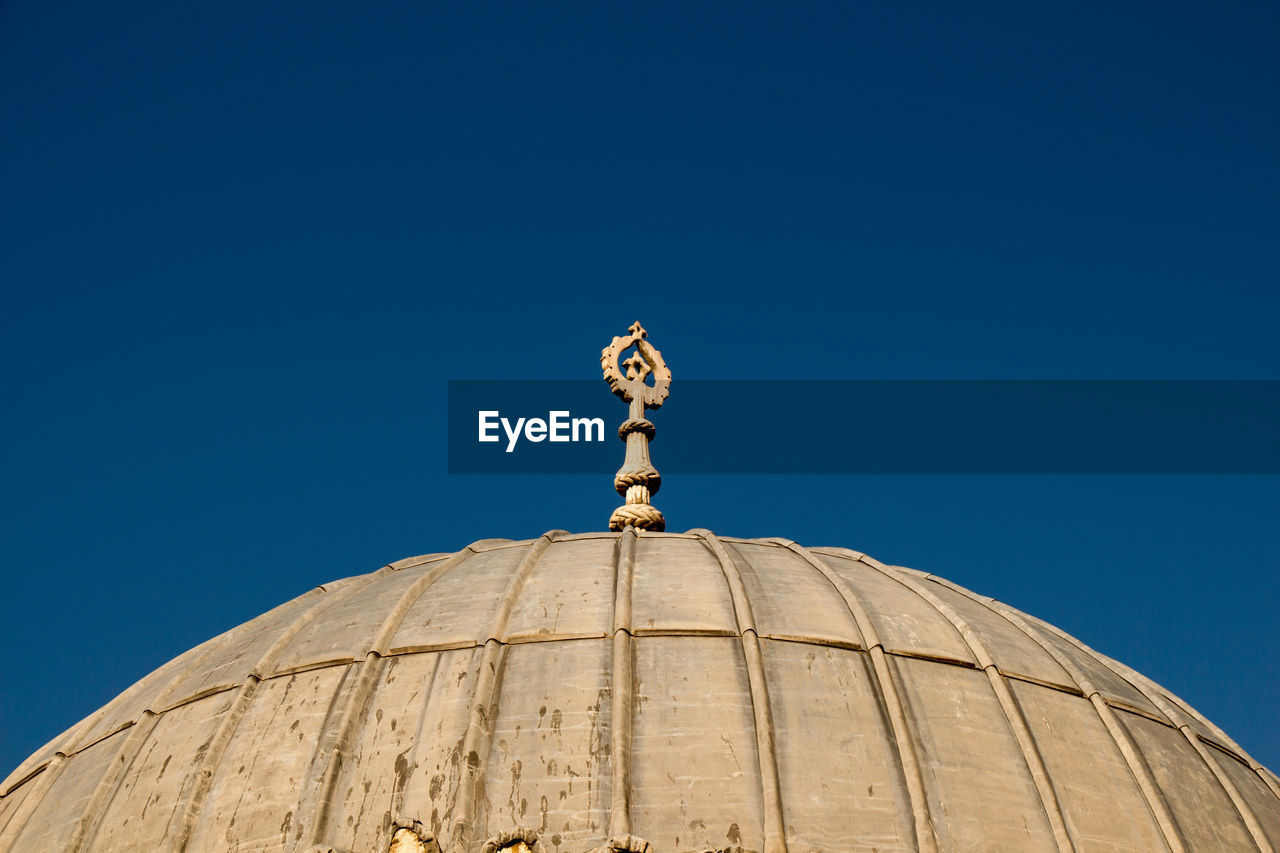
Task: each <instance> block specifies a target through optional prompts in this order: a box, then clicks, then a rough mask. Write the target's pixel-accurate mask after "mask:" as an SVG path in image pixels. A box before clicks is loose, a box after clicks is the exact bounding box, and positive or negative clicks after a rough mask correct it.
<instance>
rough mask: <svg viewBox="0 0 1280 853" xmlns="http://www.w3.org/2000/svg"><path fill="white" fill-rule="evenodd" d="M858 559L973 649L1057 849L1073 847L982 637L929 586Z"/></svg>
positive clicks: (1038, 759) (1034, 749) (865, 558)
mask: <svg viewBox="0 0 1280 853" xmlns="http://www.w3.org/2000/svg"><path fill="white" fill-rule="evenodd" d="M859 561H860V562H862V563H863V564H865V565H867V566H870V567H871V568H872V569H874V570H875V571H877V572H880V573H881V574H882V575H884V576H885V577H887V578H890V579H892V580H894V581H895V582H897V583H899V584H901V585H902V586H904V587H906V588H907V589H908V590H910V591H911V592H913V593H914V594H915V595H916V596H917V597H919V598H920V599H921V600H922V601H924V602H925V603H926V604H927V605H929V606H930V607H932V608H933V609H934V610H935V611H937V613H938V614H939V615H940V616H941V617H942V618H943V619H944V620H945V621H947V622H948V623H950V624H951V626H952V627H953V628H954V629H955V630H956V632H957V633H958V634H959V635H960V640H961V642H963V643H964V644H965V645H966V646H968V648H969V650H970V651H972V652H973V654H974V656H975V657H976V658H977V659H978V663H979V665H981V667H982V669H983V670H984V671H985V672H986V674H987V679H988V681H989V682H990V684H991V689H992V692H993V693H994V694H995V696H996V701H997V702H998V703H999V704H1000V709H1001V711H1003V712H1004V717H1005V722H1006V723H1007V724H1008V725H1009V728H1010V731H1011V733H1012V734H1013V737H1014V740H1015V741H1016V742H1017V744H1018V748H1019V750H1020V751H1021V752H1022V760H1023V761H1024V762H1025V763H1026V767H1027V772H1028V773H1029V774H1030V775H1031V783H1032V785H1034V786H1035V789H1036V793H1037V794H1038V795H1039V797H1040V806H1041V808H1042V809H1043V810H1044V813H1045V817H1046V819H1047V820H1048V821H1049V826H1050V828H1051V830H1052V832H1053V836H1054V840H1055V841H1056V842H1057V845H1058V849H1059V850H1065V851H1074V850H1075V844H1074V843H1073V842H1072V840H1071V835H1070V833H1068V832H1067V823H1066V818H1065V817H1064V815H1063V813H1062V804H1061V803H1060V802H1059V801H1058V795H1057V792H1056V791H1054V789H1053V785H1052V784H1051V783H1050V782H1049V773H1048V771H1047V770H1046V769H1045V766H1044V757H1043V756H1041V755H1040V750H1039V748H1038V747H1037V746H1036V742H1035V736H1034V734H1033V733H1032V732H1031V728H1030V726H1028V725H1027V721H1026V718H1025V717H1024V716H1023V714H1022V709H1021V708H1020V707H1019V706H1018V703H1017V700H1016V699H1015V698H1014V696H1013V692H1012V691H1011V690H1010V689H1009V685H1008V684H1007V683H1005V681H1004V679H1003V678H1002V677H1001V676H1000V674H999V668H998V667H997V666H996V664H995V661H994V660H993V659H992V657H991V653H990V652H989V651H988V650H987V647H986V644H985V643H984V642H983V641H982V638H981V637H979V636H978V634H977V632H976V631H974V630H973V627H972V626H971V625H970V624H969V623H968V622H967V621H965V619H964V617H962V616H961V615H960V614H959V613H957V612H956V611H955V609H954V608H952V607H951V606H950V605H948V604H947V603H946V602H944V601H942V599H940V598H938V597H937V596H936V595H934V594H933V593H932V592H930V591H929V590H927V589H925V588H924V587H921V586H919V585H918V584H917V583H916V582H915V581H914V580H910V579H907V578H904V577H901V576H900V575H899V574H898V573H895V572H892V571H891V570H889V569H888V568H886V567H885V566H884V564H883V563H881V562H880V561H878V560H876V559H875V558H874V557H868V556H866V555H865V554H864V555H863V556H862V557H860V558H859Z"/></svg>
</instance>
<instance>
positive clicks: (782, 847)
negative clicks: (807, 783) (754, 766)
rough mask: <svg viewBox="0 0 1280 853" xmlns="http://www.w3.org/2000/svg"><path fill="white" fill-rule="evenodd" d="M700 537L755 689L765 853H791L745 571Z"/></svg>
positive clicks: (711, 539) (715, 542) (711, 537)
mask: <svg viewBox="0 0 1280 853" xmlns="http://www.w3.org/2000/svg"><path fill="white" fill-rule="evenodd" d="M698 536H699V538H700V539H701V540H702V542H703V544H704V545H705V546H706V547H707V549H708V550H710V551H711V553H712V554H714V555H715V558H716V560H717V561H718V562H719V563H720V571H721V572H722V573H723V574H724V579H725V583H726V584H727V585H728V587H729V596H730V599H731V600H732V601H733V612H734V618H735V619H736V620H737V624H738V634H739V636H740V637H741V644H742V655H743V659H744V660H745V662H746V666H747V678H748V682H749V684H750V688H751V712H752V718H753V720H754V722H755V730H756V755H757V757H758V759H759V762H760V788H761V796H762V799H763V802H764V853H787V841H786V830H785V828H784V826H785V825H784V823H783V819H782V785H781V782H780V781H779V778H778V755H777V749H776V745H775V744H774V737H773V733H774V727H773V711H772V709H771V707H770V705H769V687H768V684H767V682H766V680H765V672H764V660H763V659H762V657H761V655H760V637H759V635H758V634H757V633H756V625H755V619H754V617H753V616H752V613H751V602H750V601H749V600H748V598H747V591H746V588H745V586H744V585H743V583H742V570H741V569H740V568H739V567H738V564H737V562H736V560H735V559H734V558H733V556H732V555H731V554H730V553H729V551H728V550H727V549H726V547H725V545H724V544H723V543H721V542H720V540H719V539H717V538H716V536H715V534H713V533H711V532H710V531H699V533H698Z"/></svg>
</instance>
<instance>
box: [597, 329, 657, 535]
mask: <svg viewBox="0 0 1280 853" xmlns="http://www.w3.org/2000/svg"><path fill="white" fill-rule="evenodd" d="M628 331H629V332H630V334H629V335H625V336H623V337H619V338H614V339H613V343H611V344H609V346H607V347H605V348H604V351H603V352H602V353H600V366H601V367H602V368H604V381H605V382H608V383H609V388H610V389H612V390H613V393H614V394H617V395H618V396H619V397H621V398H622V399H623V400H626V401H627V403H629V404H630V407H631V409H630V413H629V417H628V418H627V419H626V420H625V421H623V422H622V426H620V427H618V437H619V438H621V439H622V440H623V441H625V442H626V443H627V456H626V459H625V460H624V461H623V463H622V467H621V468H619V469H618V473H617V474H616V475H614V478H613V487H614V488H615V489H617V490H618V494H620V495H622V496H623V497H624V498H625V499H626V503H624V504H623V505H622V506H620V507H618V508H617V509H615V510H614V511H613V515H612V516H611V517H610V518H609V529H610V530H622V529H623V528H625V527H636V528H639V529H641V530H656V531H662V530H665V529H666V526H667V523H666V520H665V519H663V517H662V513H661V512H659V511H658V510H657V509H656V508H655V507H654V506H653V505H652V504H651V503H649V500H650V498H652V496H653V495H655V494H657V493H658V488H659V487H660V486H661V485H662V476H661V475H660V474H659V473H658V469H657V468H654V467H653V463H652V462H650V461H649V440H650V439H652V438H653V435H654V432H655V428H654V426H653V423H652V422H650V421H649V419H648V418H646V417H645V416H644V411H645V409H657V408H659V407H660V406H661V405H662V403H663V401H664V400H666V399H667V392H668V391H669V390H670V388H671V371H670V370H669V369H668V368H667V363H666V362H665V361H663V360H662V353H660V352H658V350H657V349H655V348H654V346H653V344H651V343H649V340H648V338H649V333H648V332H646V331H645V330H644V327H643V326H641V325H640V324H639V323H638V322H636V323H632V324H631V328H630V329H628ZM632 348H634V350H635V351H634V352H633V353H632V355H631V356H630V357H629V358H627V359H622V356H623V355H624V354H626V352H627V351H628V350H631V349H632ZM650 377H652V379H653V384H652V385H650V384H649V383H648V381H647V380H648V379H649V378H650Z"/></svg>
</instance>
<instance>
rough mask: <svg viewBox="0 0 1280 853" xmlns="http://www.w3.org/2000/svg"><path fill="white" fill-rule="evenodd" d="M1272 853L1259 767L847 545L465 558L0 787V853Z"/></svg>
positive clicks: (983, 605)
mask: <svg viewBox="0 0 1280 853" xmlns="http://www.w3.org/2000/svg"><path fill="white" fill-rule="evenodd" d="M509 846H513V847H514V849H517V850H526V849H527V850H536V851H543V852H544V853H587V851H593V850H594V851H601V850H632V851H644V850H651V851H653V853H668V851H670V853H677V852H678V851H706V850H716V851H724V850H731V851H766V852H767V853H778V851H800V852H801V853H807V851H813V850H826V851H845V850H877V851H903V850H972V851H994V850H1010V851H1039V850H1111V851H1121V850H1123V851H1157V850H1175V851H1180V850H1187V851H1194V850H1202V851H1235V850H1255V849H1261V850H1270V849H1273V848H1275V847H1280V782H1278V781H1277V779H1276V777H1275V776H1274V775H1273V774H1271V773H1270V772H1269V771H1267V770H1265V769H1264V768H1262V767H1260V766H1258V764H1257V763H1256V762H1254V761H1253V760H1252V759H1251V758H1250V757H1249V756H1248V755H1247V754H1245V752H1244V751H1243V750H1241V749H1240V748H1239V747H1238V746H1237V745H1236V744H1235V743H1233V742H1232V741H1231V739H1230V738H1228V737H1227V736H1226V735H1225V734H1223V733H1222V731H1220V730H1219V729H1218V728H1216V727H1214V726H1213V725H1212V724H1210V723H1209V722H1208V721H1206V720H1205V719H1204V718H1203V717H1202V716H1200V715H1199V714H1197V713H1196V712H1195V711H1194V710H1192V709H1191V708H1189V707H1188V706H1187V705H1186V704H1185V703H1183V702H1181V701H1180V700H1179V699H1177V698H1176V697H1174V696H1172V695H1171V694H1170V693H1168V692H1167V691H1165V690H1163V689H1162V688H1160V687H1158V686H1157V685H1155V684H1153V683H1152V682H1151V681H1149V680H1147V679H1146V678H1143V677H1142V676H1141V675H1139V674H1137V673H1136V672H1134V671H1133V670H1131V669H1128V668H1127V667H1124V666H1122V665H1121V664H1118V663H1116V662H1115V661H1112V660H1110V659H1108V658H1106V657H1104V656H1102V655H1100V654H1098V653H1096V652H1094V651H1092V650H1090V649H1089V648H1087V647H1086V646H1084V645H1083V644H1081V643H1080V642H1079V641H1077V640H1075V639H1073V638H1072V637H1070V636H1067V635H1066V634H1064V633H1063V632H1061V631H1059V630H1057V629H1056V628H1054V627H1052V626H1050V625H1047V624H1045V623H1044V622H1041V621H1039V620H1037V619H1035V618H1033V617H1031V616H1028V615H1026V614H1024V613H1020V612H1018V611H1016V610H1014V609H1012V608H1010V607H1007V606H1005V605H1003V604H1000V603H998V602H996V601H994V600H992V599H990V598H987V597H984V596H981V595H977V594H975V593H972V592H969V591H968V590H965V589H962V588H960V587H958V586H956V585H955V584H952V583H949V582H947V581H945V580H942V579H941V578H937V577H934V576H932V575H929V574H925V573H922V572H918V571H914V570H911V569H905V568H901V567H897V566H889V565H884V564H882V563H880V562H878V561H877V560H875V559H873V558H871V557H868V556H865V555H863V554H860V553H858V552H856V551H850V550H847V549H843V548H819V547H812V548H803V547H800V546H799V545H796V544H795V543H792V542H790V541H787V540H782V539H737V538H731V537H717V536H714V535H712V534H710V533H708V532H706V531H691V532H689V533H683V534H676V533H654V532H645V531H639V532H637V531H636V530H635V529H634V528H627V529H625V530H624V531H622V532H610V533H587V534H572V535H571V534H567V533H564V532H560V531H553V532H550V533H547V534H545V535H543V536H542V537H540V538H538V539H535V540H531V541H521V542H512V541H507V540H484V541H481V542H476V543H474V544H472V545H470V546H468V547H467V548H465V549H464V550H462V551H459V552H458V553H455V554H431V555H427V556H423V557H416V558H413V559H409V560H403V561H401V562H398V563H393V564H391V565H388V566H385V567H384V568H382V569H380V570H378V571H375V572H373V573H371V574H367V575H361V576H357V577H352V578H347V579H345V580H340V581H336V582H334V583H329V584H325V585H323V586H321V587H318V588H317V589H314V590H312V591H311V592H308V593H307V594H305V595H302V596H300V597H298V598H296V599H294V600H292V601H290V602H287V603H285V604H282V605H281V606H279V607H277V608H275V609H274V610H271V611H270V612H268V613H266V614H264V615H262V616H260V617H258V618H257V619H254V620H252V621H250V622H248V623H246V624H244V625H241V626H239V627H237V628H234V629H232V630H230V631H228V632H226V633H225V634H223V635H221V636H219V637H216V638H214V639H212V640H210V641H208V642H207V643H205V644H203V645H201V646H199V647H197V648H195V649H192V650H191V651H189V652H187V653H186V654H184V655H182V656H180V657H178V658H177V659H175V660H174V661H172V662H170V663H169V664H166V665H165V666H163V667H161V668H160V669H158V670H156V671H155V672H154V673H152V674H151V675H149V676H147V677H146V678H144V679H142V680H141V681H139V682H138V683H137V684H136V685H134V686H133V687H131V688H130V689H128V690H126V691H125V692H124V693H123V694H121V695H120V696H119V697H117V698H116V699H115V700H113V701H112V702H111V703H109V704H108V705H107V706H106V707H104V708H102V709H101V710H100V711H98V712H97V713H95V714H93V715H92V716H90V717H88V718H87V719H85V720H84V721H83V722H81V723H79V724H78V725H76V726H74V727H73V728H71V729H70V730H69V731H67V732H66V733H65V734H63V735H62V736H60V737H59V738H57V739H55V740H54V741H53V742H52V743H50V744H49V745H48V746H47V747H45V748H44V749H43V750H41V751H40V752H38V753H37V754H36V755H34V756H32V757H31V758H30V759H29V760H28V761H27V762H26V763H24V764H23V765H22V766H21V767H19V768H18V769H17V770H16V771H15V772H14V773H13V774H12V775H11V776H10V777H9V778H8V779H7V780H6V781H5V782H4V784H3V786H0V849H4V850H14V851H37V850H38V851H48V850H59V851H117V850H174V851H178V850H192V851H215V850H216V851H229V850H254V851H268V850H270V851H304V853H318V851H346V853H366V851H387V850H389V849H396V850H404V851H408V850H436V849H439V850H443V851H448V853H455V851H456V853H471V851H481V850H485V851H493V850H497V849H501V848H503V847H509Z"/></svg>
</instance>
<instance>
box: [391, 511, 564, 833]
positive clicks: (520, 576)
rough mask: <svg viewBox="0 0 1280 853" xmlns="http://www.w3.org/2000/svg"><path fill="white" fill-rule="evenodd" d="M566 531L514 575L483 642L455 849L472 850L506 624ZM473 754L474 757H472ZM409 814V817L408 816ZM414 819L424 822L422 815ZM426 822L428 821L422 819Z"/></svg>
mask: <svg viewBox="0 0 1280 853" xmlns="http://www.w3.org/2000/svg"><path fill="white" fill-rule="evenodd" d="M561 533H565V531H563V530H549V531H547V532H546V533H544V534H542V536H540V537H539V538H538V539H537V540H535V541H534V543H533V545H532V546H531V547H530V548H529V551H528V552H527V553H526V554H525V556H524V559H522V560H521V561H520V565H519V566H518V567H517V568H516V571H515V573H514V574H513V575H512V576H511V580H510V582H509V583H508V584H507V588H506V590H505V591H504V592H503V594H502V597H501V598H500V599H499V600H498V611H497V613H495V614H494V617H493V622H492V623H491V624H490V627H489V636H488V637H487V638H486V639H485V642H484V652H483V657H482V658H481V660H480V671H479V674H478V675H477V676H476V690H475V696H474V700H473V701H472V703H471V706H470V713H469V715H468V723H467V727H466V734H464V735H463V738H462V768H463V770H462V776H461V778H460V779H459V781H458V797H457V800H456V801H455V805H454V823H453V827H452V828H451V830H450V837H451V841H452V843H453V844H454V845H455V849H462V850H466V849H470V843H471V838H470V837H469V833H470V832H471V831H472V829H473V827H474V826H475V817H476V809H477V806H476V788H477V786H478V785H479V784H480V782H481V779H482V778H483V777H484V773H485V768H486V766H487V764H488V756H489V748H490V740H491V734H492V731H493V725H492V723H493V721H492V719H491V717H492V716H493V713H494V709H495V708H496V707H497V704H498V701H499V698H500V696H501V692H502V671H503V668H504V667H505V666H506V659H507V655H506V651H507V643H506V640H507V625H508V622H509V620H510V618H511V611H512V610H513V609H514V607H515V603H516V599H517V598H518V597H519V596H520V593H521V592H522V591H523V589H524V586H525V583H526V582H527V581H528V580H529V575H530V574H532V573H533V570H534V568H535V567H536V566H537V565H538V560H539V558H541V557H542V555H543V554H544V553H546V550H547V548H548V547H549V546H550V545H551V543H552V542H553V541H555V537H556V535H557V534H561ZM473 756H474V759H473ZM406 817H408V816H407V815H406ZM413 820H416V821H421V818H420V817H413V818H412V820H411V822H412V821H413ZM422 822H423V823H425V821H422Z"/></svg>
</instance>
